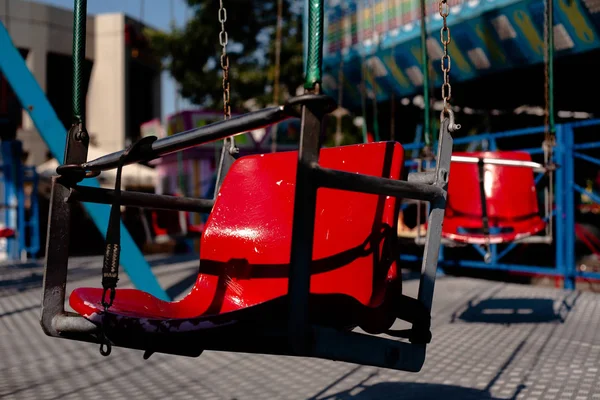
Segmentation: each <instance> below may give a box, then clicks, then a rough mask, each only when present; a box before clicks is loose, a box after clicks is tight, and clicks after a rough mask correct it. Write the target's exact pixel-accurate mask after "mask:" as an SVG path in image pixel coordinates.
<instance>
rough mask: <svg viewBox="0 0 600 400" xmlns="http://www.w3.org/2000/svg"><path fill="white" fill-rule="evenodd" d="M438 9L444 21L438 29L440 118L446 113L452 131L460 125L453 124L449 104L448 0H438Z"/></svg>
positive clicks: (449, 39) (452, 114) (450, 95)
mask: <svg viewBox="0 0 600 400" xmlns="http://www.w3.org/2000/svg"><path fill="white" fill-rule="evenodd" d="M439 11H440V16H441V17H442V20H443V22H444V23H443V25H442V28H441V30H440V39H441V41H442V44H443V45H444V55H443V56H442V60H441V64H442V74H443V75H444V83H443V84H442V99H443V101H444V106H443V109H442V114H441V120H442V121H443V120H444V118H445V117H446V115H448V117H449V118H450V125H449V126H448V129H449V130H450V131H454V130H457V129H460V125H455V124H454V112H453V111H452V107H451V106H450V99H451V98H452V86H450V68H451V66H452V63H451V60H450V54H448V45H449V44H450V41H451V40H452V39H451V37H450V28H449V27H448V23H447V17H448V15H450V6H449V5H448V0H440V2H439Z"/></svg>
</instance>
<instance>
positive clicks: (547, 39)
mask: <svg viewBox="0 0 600 400" xmlns="http://www.w3.org/2000/svg"><path fill="white" fill-rule="evenodd" d="M550 1H552V0H546V1H544V101H545V103H544V144H543V147H544V158H545V160H544V162H545V164H546V165H549V164H550V163H551V162H552V148H553V147H554V146H555V145H556V140H555V137H554V120H553V115H552V114H553V111H554V110H553V107H552V106H551V101H552V99H551V98H550V96H552V93H551V92H550V91H551V90H552V89H551V81H550V80H551V79H552V77H551V76H550V75H551V71H550V69H551V65H550V64H551V63H552V61H553V60H552V58H553V50H554V49H553V46H554V40H553V32H552V31H551V29H553V23H552V20H553V16H552V4H550Z"/></svg>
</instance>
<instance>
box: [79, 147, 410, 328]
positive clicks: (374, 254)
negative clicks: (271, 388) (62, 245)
mask: <svg viewBox="0 0 600 400" xmlns="http://www.w3.org/2000/svg"><path fill="white" fill-rule="evenodd" d="M403 157H404V154H403V149H402V147H401V146H400V144H398V143H388V142H383V143H373V144H367V145H352V146H343V147H337V148H330V149H323V150H321V157H320V165H321V166H322V167H324V168H333V169H338V170H343V171H348V172H356V173H361V174H366V175H373V176H381V177H386V178H392V179H400V176H401V175H400V174H401V168H402V165H403ZM297 159H298V154H297V152H283V153H274V154H265V155H255V156H247V157H243V158H240V159H239V160H237V161H236V162H235V163H234V164H233V166H232V167H231V169H230V170H229V173H228V174H227V176H226V177H225V179H224V182H223V184H222V186H221V189H220V192H219V195H218V197H217V199H216V202H215V205H214V207H213V211H212V213H211V215H210V216H209V218H208V221H207V223H206V225H205V230H204V232H203V236H202V244H201V247H200V270H199V274H198V278H197V281H196V283H195V285H194V287H193V288H192V290H191V292H190V293H189V294H188V295H186V296H185V297H184V298H183V299H182V300H180V301H175V302H165V301H161V300H159V299H157V298H155V297H153V296H151V295H150V294H147V293H145V292H142V291H140V290H134V289H117V293H116V298H115V301H114V304H113V305H112V307H111V308H110V309H109V310H108V315H107V317H110V318H114V319H115V320H116V322H117V324H119V326H123V327H127V329H136V328H137V329H138V330H141V331H145V332H155V331H157V330H159V331H161V332H181V331H194V330H203V329H207V328H211V327H216V326H222V324H227V323H236V322H240V321H243V320H253V319H256V318H258V319H260V320H261V321H265V320H267V321H269V320H270V321H274V320H278V321H280V322H281V321H284V320H286V317H285V315H286V311H287V302H286V298H287V292H288V271H289V263H290V249H291V233H292V217H293V206H294V204H293V203H294V190H295V176H296V163H297ZM396 209H397V207H396V199H395V198H393V197H386V196H378V195H371V194H362V193H356V192H350V191H341V190H332V189H319V192H318V195H317V207H316V215H315V237H314V250H313V260H314V261H313V264H312V266H311V268H312V270H311V274H312V276H311V284H310V293H311V298H310V305H311V309H313V308H314V311H313V312H312V313H313V316H314V317H315V318H316V320H318V321H321V322H324V323H327V324H330V325H335V326H337V327H342V328H348V327H354V326H356V325H361V324H364V325H369V322H365V321H362V323H361V321H360V318H361V316H364V315H367V314H369V313H370V310H375V309H378V307H380V308H381V307H382V306H383V303H384V299H385V298H386V287H388V285H389V284H397V282H398V281H397V280H395V273H396V265H395V262H396V258H395V257H390V256H389V253H388V251H389V250H390V246H392V247H393V246H395V245H396V237H395V232H396V223H397V221H396V214H397V213H396ZM391 253H393V252H391ZM394 287H395V288H397V286H394ZM390 293H391V290H388V291H387V294H390ZM400 294H401V293H398V295H400ZM101 296H102V289H99V288H79V289H76V290H75V291H73V293H72V294H71V296H70V299H69V301H70V305H71V307H72V308H73V309H74V310H75V311H76V312H78V313H79V314H81V315H82V316H84V317H85V318H87V319H89V320H91V321H92V322H95V323H97V324H100V323H101V322H102V314H103V307H102V305H101ZM380 308H379V309H380ZM374 314H376V313H374ZM367 319H368V318H367ZM357 320H358V321H357ZM386 321H388V322H389V319H386ZM388 322H386V323H385V324H388ZM391 322H393V319H392V320H391ZM391 322H389V325H390V326H391ZM385 324H384V325H385ZM158 326H160V328H157V327H158ZM388 328H389V326H385V327H382V328H381V329H388Z"/></svg>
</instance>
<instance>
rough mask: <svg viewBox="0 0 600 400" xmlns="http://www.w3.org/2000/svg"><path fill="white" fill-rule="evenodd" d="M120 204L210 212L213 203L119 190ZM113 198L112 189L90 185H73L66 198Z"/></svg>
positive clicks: (105, 200) (94, 200)
mask: <svg viewBox="0 0 600 400" xmlns="http://www.w3.org/2000/svg"><path fill="white" fill-rule="evenodd" d="M120 196H121V197H120V203H121V205H122V206H127V207H139V208H153V209H159V210H175V211H189V212H196V213H210V212H211V211H212V208H213V206H214V204H215V201H214V200H212V199H197V198H194V197H180V196H166V195H160V194H153V193H141V192H130V191H121V195H120ZM114 198H115V191H114V189H101V188H95V187H90V186H79V185H77V186H75V187H72V188H71V193H70V194H69V197H68V198H67V200H68V201H69V202H74V201H75V202H89V203H99V204H112V203H113V200H114Z"/></svg>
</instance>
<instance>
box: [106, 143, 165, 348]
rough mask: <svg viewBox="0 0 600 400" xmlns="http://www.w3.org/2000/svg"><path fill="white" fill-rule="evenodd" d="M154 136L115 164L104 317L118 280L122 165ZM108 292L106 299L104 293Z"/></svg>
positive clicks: (142, 150)
mask: <svg viewBox="0 0 600 400" xmlns="http://www.w3.org/2000/svg"><path fill="white" fill-rule="evenodd" d="M156 139H157V138H156V136H149V137H145V138H142V139H140V140H138V141H137V142H135V143H133V144H132V145H131V146H129V147H128V148H127V149H126V150H125V151H124V152H123V154H122V155H121V157H120V158H119V164H118V166H117V177H116V179H115V196H114V198H113V202H112V204H111V206H110V216H109V220H108V229H107V230H106V248H105V250H104V262H103V264H102V288H103V289H104V291H103V292H102V306H103V307H104V317H106V315H107V311H108V309H109V308H110V307H111V306H112V304H113V302H114V300H115V295H116V289H117V282H118V281H119V263H120V254H121V175H122V172H123V167H124V166H125V164H126V163H127V161H129V160H130V159H131V158H135V157H139V156H140V153H143V152H144V151H148V150H149V151H151V150H152V143H153V142H154V141H155V140H156ZM107 294H109V297H108V299H107V298H106V295H107ZM105 325H106V324H104V323H103V324H102V340H101V344H100V353H101V354H102V355H104V356H108V355H109V354H110V352H111V346H110V342H109V341H108V339H107V338H106V334H105V331H104V328H105Z"/></svg>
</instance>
